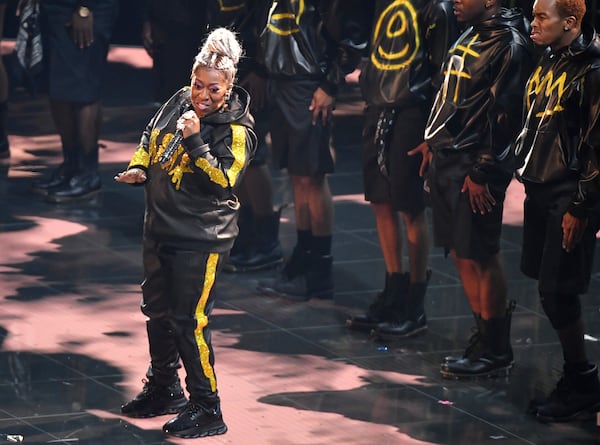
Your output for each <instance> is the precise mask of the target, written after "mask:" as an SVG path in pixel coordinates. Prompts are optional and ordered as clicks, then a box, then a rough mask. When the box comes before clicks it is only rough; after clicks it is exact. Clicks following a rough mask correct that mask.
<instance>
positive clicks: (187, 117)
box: [177, 110, 200, 138]
mask: <svg viewBox="0 0 600 445" xmlns="http://www.w3.org/2000/svg"><path fill="white" fill-rule="evenodd" d="M177 129H178V130H181V132H182V133H183V137H184V138H187V137H188V136H191V135H192V134H195V133H198V132H199V131H200V118H198V115H197V114H196V112H195V111H194V110H188V111H186V112H185V113H183V114H182V115H181V116H180V117H179V119H177Z"/></svg>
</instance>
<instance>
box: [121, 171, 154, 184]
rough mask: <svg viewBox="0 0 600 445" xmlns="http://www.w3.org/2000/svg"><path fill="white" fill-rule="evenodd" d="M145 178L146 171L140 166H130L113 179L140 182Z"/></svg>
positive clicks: (131, 182)
mask: <svg viewBox="0 0 600 445" xmlns="http://www.w3.org/2000/svg"><path fill="white" fill-rule="evenodd" d="M146 179H147V178H146V172H144V170H142V169H141V168H130V169H129V170H125V171H124V172H121V173H118V174H117V175H116V176H115V181H117V182H124V183H126V184H141V183H143V182H146Z"/></svg>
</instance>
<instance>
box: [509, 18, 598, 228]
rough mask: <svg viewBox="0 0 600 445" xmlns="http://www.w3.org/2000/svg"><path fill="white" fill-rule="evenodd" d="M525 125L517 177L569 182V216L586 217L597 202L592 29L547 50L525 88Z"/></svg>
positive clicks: (595, 39)
mask: <svg viewBox="0 0 600 445" xmlns="http://www.w3.org/2000/svg"><path fill="white" fill-rule="evenodd" d="M524 122H525V123H524V128H523V131H522V132H521V134H520V135H519V139H518V141H517V146H516V155H517V166H518V170H517V175H518V177H519V178H520V179H521V180H522V181H524V182H525V183H527V182H531V183H538V184H549V185H551V184H556V183H557V182H571V183H572V186H573V187H572V188H573V190H572V191H573V203H572V205H571V208H570V209H569V211H570V212H571V213H572V214H573V215H574V216H586V215H587V214H588V212H589V211H590V210H592V208H593V207H594V206H596V205H597V204H599V203H600V168H599V162H598V156H599V151H600V37H599V36H598V34H596V32H595V31H594V30H593V29H591V28H584V33H583V34H582V35H580V36H579V37H578V38H577V39H576V40H575V41H573V42H572V43H571V45H569V46H568V47H565V48H562V49H561V50H560V51H558V52H557V53H553V52H552V51H551V50H550V49H549V48H548V49H547V50H546V52H545V53H544V55H543V56H542V58H541V60H540V62H539V64H538V66H537V67H536V68H535V70H534V72H533V74H532V76H531V78H530V79H529V82H528V84H527V90H526V94H525V119H524Z"/></svg>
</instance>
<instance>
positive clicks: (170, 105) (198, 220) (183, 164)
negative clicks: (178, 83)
mask: <svg viewBox="0 0 600 445" xmlns="http://www.w3.org/2000/svg"><path fill="white" fill-rule="evenodd" d="M189 103H190V88H189V87H185V88H183V89H181V90H180V91H179V92H177V93H176V94H175V95H174V96H173V97H171V98H170V99H169V100H168V101H167V102H166V103H165V104H164V105H163V106H162V107H161V108H160V109H159V110H158V111H157V112H156V114H155V115H154V117H153V118H152V119H151V120H150V122H149V123H148V125H147V126H146V129H145V130H144V132H143V133H142V136H141V139H140V145H139V147H138V149H137V151H136V152H135V154H134V156H133V158H132V160H131V162H130V163H129V167H128V168H136V167H137V168H141V169H143V170H144V171H146V175H147V178H148V179H147V181H146V182H145V184H144V185H145V191H146V215H145V220H144V237H145V238H149V239H152V240H155V241H157V242H159V243H161V244H164V245H167V246H173V247H177V248H183V249H189V250H205V251H210V252H225V251H227V250H229V249H230V248H231V245H232V244H233V241H234V239H235V237H236V235H237V233H238V228H237V212H238V208H239V203H238V201H237V197H236V196H235V194H234V191H235V188H236V186H237V185H238V184H239V182H240V179H241V177H242V175H243V173H244V171H245V169H246V166H247V165H248V162H249V161H250V159H251V156H252V155H253V153H254V149H255V147H256V135H255V134H254V130H253V126H254V120H253V118H252V116H251V115H250V113H249V111H248V103H249V97H248V94H247V93H246V92H245V91H244V90H243V89H241V88H238V87H234V90H233V93H232V97H231V100H230V106H229V107H228V109H227V110H226V111H224V112H216V113H213V114H210V115H208V116H206V117H204V118H202V119H201V123H200V125H201V127H200V133H196V134H194V135H191V136H189V137H187V138H185V139H183V142H182V143H181V144H180V145H179V146H178V147H177V150H176V152H175V153H174V155H173V156H172V157H171V159H170V161H168V162H166V163H164V164H161V163H160V162H159V159H160V157H161V155H162V153H163V152H164V150H165V147H166V146H167V145H168V144H169V142H170V141H171V139H172V138H173V133H174V131H175V129H176V122H177V119H178V118H179V116H181V114H183V112H184V111H185V110H187V109H188V108H189Z"/></svg>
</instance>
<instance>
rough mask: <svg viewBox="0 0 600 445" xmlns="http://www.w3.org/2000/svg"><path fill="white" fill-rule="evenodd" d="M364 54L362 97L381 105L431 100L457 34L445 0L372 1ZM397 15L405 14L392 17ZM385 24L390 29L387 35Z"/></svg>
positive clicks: (395, 105) (406, 104)
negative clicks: (370, 24)
mask: <svg viewBox="0 0 600 445" xmlns="http://www.w3.org/2000/svg"><path fill="white" fill-rule="evenodd" d="M372 3H373V7H372V11H371V13H372V17H373V19H372V21H373V26H372V29H371V43H370V49H369V55H368V58H367V61H366V64H365V66H364V67H363V69H362V70H361V74H360V88H361V92H362V97H363V98H364V99H365V101H366V102H367V103H368V104H369V105H375V106H383V107H389V106H393V107H402V108H406V107H412V106H416V105H417V106H418V105H423V106H424V107H425V108H426V109H427V110H429V107H430V106H431V102H432V100H433V94H434V92H435V91H436V90H437V87H439V86H440V84H441V74H440V73H441V66H442V64H443V63H444V60H445V58H446V54H447V53H448V48H450V45H451V44H452V43H453V42H454V41H455V40H456V38H457V37H458V24H457V22H456V19H455V17H454V13H453V12H452V2H451V1H450V0H412V1H411V0H407V1H405V2H401V3H399V2H396V1H393V0H377V1H374V2H372ZM399 15H401V16H404V17H407V19H406V20H405V21H401V20H398V17H399ZM390 29H392V30H393V31H395V32H393V33H392V35H390Z"/></svg>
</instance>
